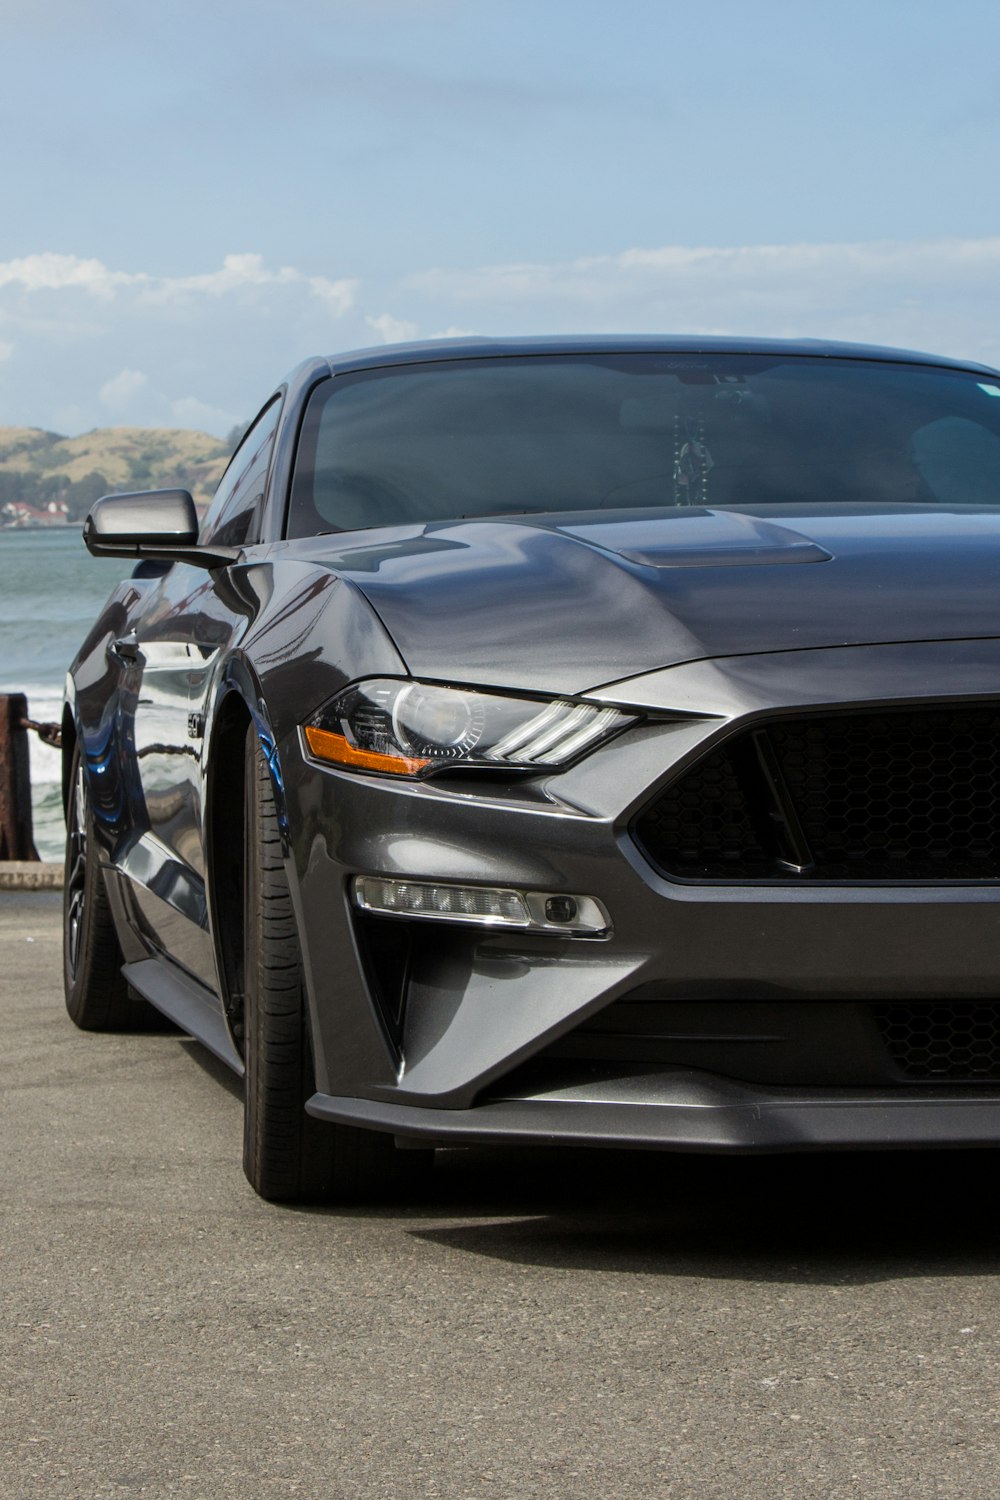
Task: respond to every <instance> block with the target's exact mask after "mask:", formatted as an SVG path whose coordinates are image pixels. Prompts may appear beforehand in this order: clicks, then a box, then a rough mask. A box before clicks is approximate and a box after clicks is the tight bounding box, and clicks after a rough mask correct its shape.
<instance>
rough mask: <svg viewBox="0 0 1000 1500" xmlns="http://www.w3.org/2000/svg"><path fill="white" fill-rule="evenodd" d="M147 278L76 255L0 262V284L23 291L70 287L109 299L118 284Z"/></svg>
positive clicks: (38, 256) (133, 282) (25, 257)
mask: <svg viewBox="0 0 1000 1500" xmlns="http://www.w3.org/2000/svg"><path fill="white" fill-rule="evenodd" d="M147 280H149V278H148V277H146V276H143V275H142V273H139V274H138V275H129V274H128V272H125V271H111V270H109V269H108V267H107V266H106V265H105V264H104V262H103V261H100V260H81V258H80V257H79V256H77V255H55V254H52V253H51V252H45V253H43V254H41V255H22V256H19V257H17V258H16V259H14V260H5V261H0V287H5V286H14V287H19V288H20V289H21V290H22V291H25V292H42V291H65V290H67V289H69V288H72V289H75V290H78V291H84V292H89V293H90V295H91V296H92V297H102V298H110V297H113V296H114V295H115V292H116V291H117V290H118V288H119V287H122V286H130V285H135V284H136V283H141V282H143V281H147Z"/></svg>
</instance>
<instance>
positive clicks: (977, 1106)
mask: <svg viewBox="0 0 1000 1500" xmlns="http://www.w3.org/2000/svg"><path fill="white" fill-rule="evenodd" d="M84 535H85V538H86V541H87V545H88V546H89V548H90V550H91V551H92V552H93V553H95V554H99V555H118V556H126V557H134V558H135V559H137V566H136V567H135V570H134V572H133V574H132V577H131V578H130V579H129V580H128V581H126V582H124V583H123V584H121V585H120V586H119V587H118V588H117V589H116V590H115V591H114V593H113V594H112V595H111V597H110V599H109V600H108V602H107V604H106V606H105V608H104V610H103V613H102V614H101V616H100V618H99V619H98V620H97V622H96V624H95V625H94V628H93V629H92V631H91V632H90V634H89V635H88V637H87V639H86V641H85V642H84V643H83V645H82V647H81V648H80V650H79V652H78V654H77V656H76V658H75V660H74V662H73V665H72V668H71V671H70V675H69V678H68V688H67V698H66V705H65V715H64V721H63V727H64V739H63V745H64V757H65V762H64V763H65V803H66V814H67V827H68V838H67V853H66V884H65V979H66V998H67V1005H68V1007H69V1012H70V1015H71V1016H72V1018H73V1020H74V1021H76V1023H77V1024H78V1025H80V1026H82V1027H86V1028H98V1029H99V1028H102V1027H108V1028H111V1027H123V1026H125V1027H127V1026H141V1025H142V1024H144V1023H145V1022H146V1021H148V1020H149V1019H150V1018H151V1017H152V1016H154V1015H155V1014H156V1013H163V1014H165V1015H166V1016H167V1017H169V1018H170V1019H171V1020H173V1021H174V1022H175V1023H177V1024H179V1025H180V1026H181V1027H182V1028H184V1029H185V1030H186V1031H188V1032H190V1033H192V1034H193V1035H194V1036H196V1037H197V1038H199V1039H200V1041H201V1042H203V1043H204V1044H205V1046H206V1047H208V1048H210V1049H211V1050H212V1051H213V1052H214V1053H215V1054H216V1055H217V1056H218V1057H219V1058H221V1059H222V1060H223V1062H225V1063H227V1064H228V1065H229V1066H230V1067H231V1068H233V1069H234V1070H235V1071H236V1072H237V1073H240V1074H243V1075H245V1098H246V1106H245V1136H244V1164H245V1169H246V1172H247V1175H248V1177H249V1180H250V1182H251V1183H252V1184H253V1186H254V1187H255V1188H256V1189H257V1191H258V1192H260V1193H262V1194H263V1195H264V1196H265V1197H268V1198H274V1199H293V1198H296V1197H317V1196H331V1195H332V1196H338V1197H340V1198H342V1199H349V1198H351V1197H357V1196H362V1195H365V1194H384V1193H387V1192H389V1193H391V1192H395V1191H397V1190H399V1189H401V1188H403V1187H404V1186H405V1185H406V1184H407V1182H408V1180H409V1179H411V1178H413V1177H414V1176H418V1175H419V1173H420V1172H421V1171H423V1169H424V1168H425V1167H426V1166H427V1164H428V1162H429V1161H430V1159H431V1155H432V1151H433V1148H434V1147H435V1146H441V1145H448V1144H463V1143H471V1142H478V1143H484V1142H501V1141H506V1142H512V1141H517V1142H529V1141H534V1142H562V1143H577V1144H583V1145H602V1146H608V1145H614V1146H623V1147H624V1146H627V1147H652V1148H665V1149H671V1150H687V1151H705V1150H738V1151H752V1150H758V1151H774V1150H798V1149H819V1148H834V1147H881V1146H944V1145H955V1146H968V1145H995V1144H998V1143H1000V1024H998V998H1000V982H998V974H1000V957H998V954H1000V945H998V941H997V939H998V933H1000V374H997V372H995V371H992V370H989V369H986V368H983V367H980V366H974V365H965V364H960V363H956V362H953V361H949V360H944V359H938V358H935V357H933V356H928V355H922V354H911V353H905V352H900V351H896V350H884V349H871V348H863V347H854V346H848V345H836V344H823V343H812V342H801V343H784V342H769V341H758V340H755V341H747V340H735V339H716V340H710V339H675V338H671V339H635V338H618V339H607V338H602V339H587V340H565V339H560V340H530V341H529V340H512V341H508V342H489V341H485V340H482V341H480V340H464V341H449V342H441V343H437V344H425V345H408V346H401V347H396V348H383V349H379V350H377V351H371V350H369V351H365V352H362V353H359V354H353V355H347V356H343V357H338V358H336V359H331V360H326V359H315V360H311V361H309V362H308V363H306V364H304V365H302V366H300V367H299V368H298V369H297V370H296V371H295V372H294V373H293V374H292V375H291V377H290V378H289V379H288V381H287V382H286V383H285V384H283V385H281V386H280V387H279V389H278V390H277V391H276V392H275V393H274V394H273V395H272V396H271V398H270V399H269V400H268V402H267V404H266V405H265V406H264V408H263V410H262V411H261V413H260V415H259V416H258V417H257V418H256V420H255V421H254V422H253V423H252V425H251V427H250V429H249V431H248V432H247V434H246V436H245V437H244V439H243V441H242V443H241V444H240V446H239V448H238V450H237V452H236V454H235V456H234V457H233V459H232V461H231V462H230V464H229V467H228V469H227V471H226V473H225V476H224V477H223V479H222V482H221V484H220V486H219V489H218V491H217V493H216V496H215V499H214V501H213V502H212V505H211V508H210V509H209V511H208V513H207V515H206V516H205V517H204V519H203V520H202V521H201V524H200V526H199V523H198V518H197V516H196V513H195V509H194V505H193V503H192V501H191V497H190V496H189V495H188V494H187V493H185V492H183V491H161V492H153V493H147V494H142V495H113V496H109V497H106V498H105V499H103V500H101V501H99V502H98V503H97V504H96V505H95V507H94V509H93V510H92V512H91V514H90V516H89V517H88V519H87V522H86V527H85V531H84Z"/></svg>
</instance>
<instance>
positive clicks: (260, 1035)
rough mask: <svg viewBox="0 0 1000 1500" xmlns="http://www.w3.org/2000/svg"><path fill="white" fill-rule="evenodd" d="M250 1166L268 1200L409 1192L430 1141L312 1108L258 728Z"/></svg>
mask: <svg viewBox="0 0 1000 1500" xmlns="http://www.w3.org/2000/svg"><path fill="white" fill-rule="evenodd" d="M245 764H246V780H245V785H246V801H245V808H246V814H245V824H244V826H245V841H246V842H245V864H244V869H245V872H246V874H245V884H244V924H243V931H244V936H243V941H244V976H245V978H244V985H245V990H246V994H245V998H244V1021H243V1033H244V1061H245V1064H246V1075H245V1082H244V1107H243V1170H244V1172H245V1173H246V1176H247V1180H248V1181H249V1183H250V1185H251V1187H253V1188H254V1189H255V1191H256V1192H258V1193H259V1194H260V1196H261V1197H262V1198H266V1199H268V1200H270V1201H271V1202H286V1203H289V1202H296V1201H306V1202H308V1201H314V1202H315V1201H325V1202H340V1203H348V1202H365V1201H369V1202H370V1201H376V1200H381V1201H385V1200H387V1199H392V1198H401V1197H405V1196H409V1195H410V1194H411V1193H412V1192H413V1190H414V1189H415V1188H416V1187H417V1186H418V1185H419V1183H420V1182H421V1181H423V1180H424V1179H425V1178H426V1175H427V1172H428V1169H429V1167H430V1164H431V1162H432V1160H433V1155H434V1153H433V1151H422V1150H421V1151H399V1150H397V1149H396V1146H395V1143H394V1141H393V1139H392V1137H391V1136H389V1135H384V1134H381V1133H380V1132H378V1131H374V1130H361V1129H355V1128H354V1127H352V1126H348V1125H331V1124H327V1123H324V1122H322V1121H319V1120H314V1119H313V1118H312V1117H311V1116H310V1115H307V1114H306V1112H305V1102H306V1100H307V1099H308V1098H309V1097H310V1095H312V1094H313V1093H315V1082H314V1070H313V1061H312V1047H311V1043H310V1034H309V1022H308V1014H307V1008H306V1003H305V992H304V986H303V979H302V956H301V949H300V945H299V937H298V930H297V927H296V923H295V914H294V912H293V909H292V902H291V896H290V895H289V890H288V881H287V878H286V875H285V867H284V861H283V858H282V850H281V835H280V831H279V828H278V818H277V812H276V810H275V805H274V791H273V788H272V784H271V775H270V771H269V769H268V766H267V763H266V761H265V759H264V756H263V753H262V752H261V749H260V744H259V742H258V739H257V733H256V731H255V729H254V728H253V727H252V726H251V728H250V730H249V731H248V733H247V742H246V763H245Z"/></svg>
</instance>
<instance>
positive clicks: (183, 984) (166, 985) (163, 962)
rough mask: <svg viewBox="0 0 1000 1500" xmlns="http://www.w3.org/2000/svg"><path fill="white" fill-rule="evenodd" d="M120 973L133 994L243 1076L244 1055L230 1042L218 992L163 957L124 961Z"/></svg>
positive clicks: (230, 1038) (231, 1040)
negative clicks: (125, 962)
mask: <svg viewBox="0 0 1000 1500" xmlns="http://www.w3.org/2000/svg"><path fill="white" fill-rule="evenodd" d="M122 974H123V975H124V976H125V979H126V981H127V982H128V983H129V984H130V985H131V986H132V988H133V989H134V990H135V992H136V994H138V995H141V996H142V998H143V999H144V1000H148V1001H149V1003H150V1005H154V1006H155V1007H156V1009H157V1010H159V1011H162V1012H163V1014H164V1015H165V1016H167V1017H169V1019H170V1020H171V1021H173V1022H174V1024H175V1025H176V1026H179V1027H180V1028H181V1030H182V1031H187V1032H189V1033H190V1034H191V1036H193V1037H195V1038H196V1040H197V1041H199V1042H201V1044H202V1046H203V1047H207V1048H208V1050H209V1052H211V1053H213V1055H214V1056H215V1057H217V1058H218V1059H219V1061H220V1062H223V1063H225V1065H226V1067H227V1068H232V1070H233V1072H234V1073H236V1074H238V1076H239V1077H240V1078H242V1077H243V1059H242V1057H241V1056H240V1054H239V1053H238V1052H237V1050H236V1048H235V1047H234V1045H233V1039H232V1037H231V1036H230V1035H229V1029H228V1027H227V1026H226V1021H225V1017H224V1015H223V1012H222V1002H221V1000H220V999H219V998H218V996H217V995H214V994H213V993H212V991H211V990H208V989H206V988H205V986H204V985H203V984H199V983H198V981H197V979H192V977H191V975H190V974H185V973H184V972H183V970H181V969H178V968H177V967H176V966H175V965H174V964H172V963H170V962H169V961H168V960H167V959H165V958H144V959H141V960H140V961H139V962H138V963H132V964H125V965H124V966H123V968H122Z"/></svg>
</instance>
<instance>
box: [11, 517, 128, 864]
mask: <svg viewBox="0 0 1000 1500" xmlns="http://www.w3.org/2000/svg"><path fill="white" fill-rule="evenodd" d="M133 566H134V564H133V563H132V562H131V561H130V560H125V561H122V562H119V560H118V559H117V558H103V557H102V558H97V557H91V555H90V553H89V552H88V551H87V549H86V547H85V546H84V545H83V540H82V538H81V536H80V530H79V528H78V527H77V526H67V527H66V529H65V531H62V530H60V531H0V693H26V694H27V696H28V712H29V714H30V715H31V717H32V718H33V719H41V720H46V719H59V718H60V717H61V716H62V694H63V684H64V682H65V680H66V669H67V668H68V666H69V664H70V662H71V661H72V660H73V657H74V655H75V654H76V650H77V647H78V646H79V644H80V642H81V641H82V640H83V638H84V636H85V635H86V633H87V631H88V629H89V628H90V626H91V625H92V624H93V622H94V618H95V616H96V615H97V613H98V611H99V610H100V608H101V606H102V604H103V603H104V601H105V599H106V598H107V597H108V595H109V594H110V593H111V591H112V589H113V588H114V587H115V585H116V583H118V581H119V579H121V578H125V577H127V576H128V574H129V573H130V572H131V570H132V568H133ZM29 739H30V744H31V786H32V808H33V813H34V824H35V845H36V847H37V849H38V852H39V854H40V855H41V857H42V858H43V859H61V858H62V852H63V843H64V840H65V827H64V824H63V814H62V800H61V794H60V790H59V787H60V759H59V751H58V750H52V749H50V748H49V747H48V746H47V745H43V744H42V743H41V741H40V740H39V738H38V736H37V735H35V734H32V735H30V736H29Z"/></svg>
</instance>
